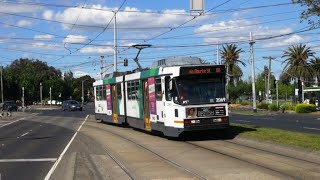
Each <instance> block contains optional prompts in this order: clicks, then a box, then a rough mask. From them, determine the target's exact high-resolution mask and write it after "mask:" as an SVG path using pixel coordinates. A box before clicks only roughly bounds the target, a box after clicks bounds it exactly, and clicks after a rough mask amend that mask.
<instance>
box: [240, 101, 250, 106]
mask: <svg viewBox="0 0 320 180" xmlns="http://www.w3.org/2000/svg"><path fill="white" fill-rule="evenodd" d="M240 104H241V105H242V106H247V105H249V104H250V102H249V101H242V102H241V103H240Z"/></svg>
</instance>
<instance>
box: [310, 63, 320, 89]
mask: <svg viewBox="0 0 320 180" xmlns="http://www.w3.org/2000/svg"><path fill="white" fill-rule="evenodd" d="M310 63H311V67H312V69H313V71H314V77H316V79H317V85H320V57H315V58H314V59H312V60H311V61H310Z"/></svg>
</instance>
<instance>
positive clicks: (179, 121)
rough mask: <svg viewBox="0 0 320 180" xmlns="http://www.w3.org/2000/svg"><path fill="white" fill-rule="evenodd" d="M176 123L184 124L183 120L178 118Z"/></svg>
mask: <svg viewBox="0 0 320 180" xmlns="http://www.w3.org/2000/svg"><path fill="white" fill-rule="evenodd" d="M174 123H176V124H183V120H182V121H181V120H176V121H174Z"/></svg>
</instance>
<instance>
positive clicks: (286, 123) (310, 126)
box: [230, 113, 320, 134]
mask: <svg viewBox="0 0 320 180" xmlns="http://www.w3.org/2000/svg"><path fill="white" fill-rule="evenodd" d="M230 122H234V123H239V124H250V125H256V126H261V127H271V128H277V129H283V130H289V131H298V132H304V133H312V134H320V114H296V113H293V114H289V113H274V114H272V115H263V116H262V115H254V116H253V115H242V114H235V113H231V116H230Z"/></svg>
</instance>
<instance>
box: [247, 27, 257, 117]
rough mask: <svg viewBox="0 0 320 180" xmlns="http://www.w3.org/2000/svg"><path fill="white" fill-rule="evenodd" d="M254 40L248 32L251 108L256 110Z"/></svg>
mask: <svg viewBox="0 0 320 180" xmlns="http://www.w3.org/2000/svg"><path fill="white" fill-rule="evenodd" d="M254 43H255V42H254V40H253V38H252V32H250V42H249V44H250V52H251V73H252V74H251V76H252V77H251V79H252V109H253V112H257V101H256V84H255V72H254V54H253V44H254Z"/></svg>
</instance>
